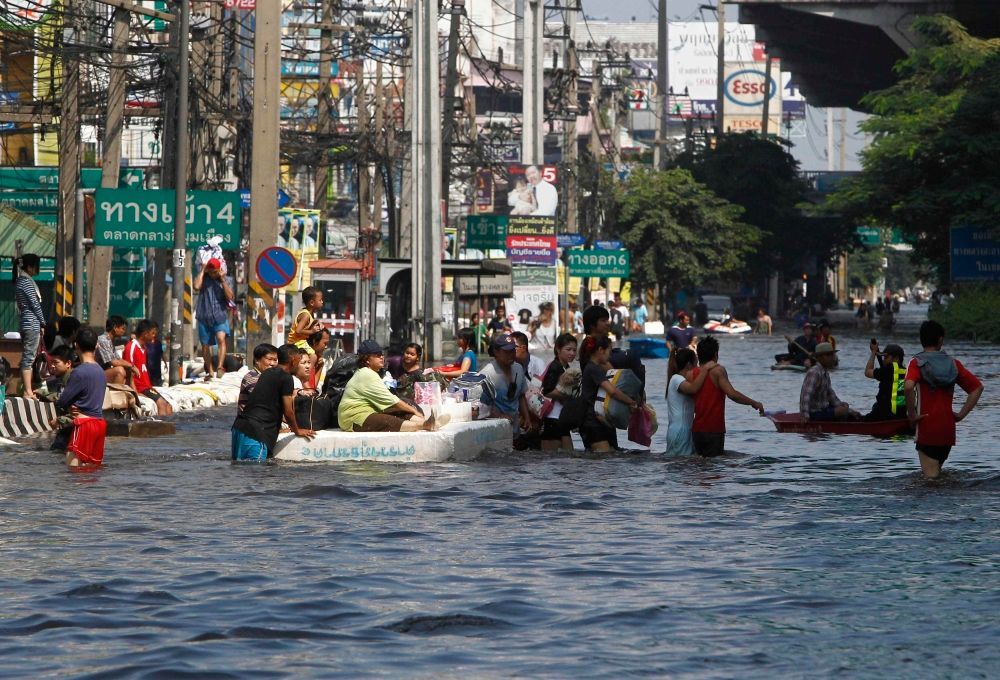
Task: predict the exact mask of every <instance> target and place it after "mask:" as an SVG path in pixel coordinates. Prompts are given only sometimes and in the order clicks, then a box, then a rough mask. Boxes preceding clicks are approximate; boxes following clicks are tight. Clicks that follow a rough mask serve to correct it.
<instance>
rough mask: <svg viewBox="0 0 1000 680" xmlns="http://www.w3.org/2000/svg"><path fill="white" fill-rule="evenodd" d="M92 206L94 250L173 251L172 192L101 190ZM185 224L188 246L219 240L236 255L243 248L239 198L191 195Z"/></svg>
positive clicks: (221, 193) (222, 193)
mask: <svg viewBox="0 0 1000 680" xmlns="http://www.w3.org/2000/svg"><path fill="white" fill-rule="evenodd" d="M94 204H95V208H96V211H97V218H96V222H95V227H94V245H98V246H125V245H127V246H128V247H130V248H131V247H136V246H142V247H147V248H172V247H173V245H174V191H173V189H98V190H97V191H96V192H95V194H94ZM186 221H187V240H186V242H187V245H188V246H189V247H197V246H198V245H200V244H202V243H205V242H206V241H207V240H208V239H210V238H211V237H213V236H221V237H222V244H221V246H222V248H224V249H226V250H236V249H237V248H238V247H239V245H240V193H239V192H238V191H189V192H187V219H186Z"/></svg>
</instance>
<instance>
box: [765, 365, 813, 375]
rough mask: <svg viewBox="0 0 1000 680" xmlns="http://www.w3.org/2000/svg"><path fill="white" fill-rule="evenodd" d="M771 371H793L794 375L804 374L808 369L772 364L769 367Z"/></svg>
mask: <svg viewBox="0 0 1000 680" xmlns="http://www.w3.org/2000/svg"><path fill="white" fill-rule="evenodd" d="M771 370H772V371H795V372H796V373H805V372H806V371H808V370H809V369H808V368H806V367H805V366H799V365H798V364H774V365H773V366H771Z"/></svg>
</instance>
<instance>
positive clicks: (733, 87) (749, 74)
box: [725, 68, 778, 107]
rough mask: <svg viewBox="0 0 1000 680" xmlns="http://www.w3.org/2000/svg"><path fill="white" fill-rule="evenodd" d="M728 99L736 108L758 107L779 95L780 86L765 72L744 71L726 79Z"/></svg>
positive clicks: (755, 70)
mask: <svg viewBox="0 0 1000 680" xmlns="http://www.w3.org/2000/svg"><path fill="white" fill-rule="evenodd" d="M725 85H726V99H727V100H728V101H729V102H731V103H733V104H735V105H736V106H747V107H757V106H760V105H761V104H763V103H764V100H766V99H771V98H772V97H774V95H775V94H777V91H778V86H777V83H775V82H774V79H772V78H768V77H767V75H766V74H765V73H764V71H758V70H757V69H749V68H748V69H742V70H740V71H736V72H735V73H733V74H731V75H730V76H729V77H728V78H726V83H725Z"/></svg>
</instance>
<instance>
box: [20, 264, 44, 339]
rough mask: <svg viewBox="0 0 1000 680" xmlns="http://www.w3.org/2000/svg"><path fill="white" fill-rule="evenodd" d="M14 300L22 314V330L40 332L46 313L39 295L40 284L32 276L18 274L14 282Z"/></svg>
mask: <svg viewBox="0 0 1000 680" xmlns="http://www.w3.org/2000/svg"><path fill="white" fill-rule="evenodd" d="M14 301H15V302H16V303H17V309H18V312H19V313H20V314H21V331H22V332H24V331H34V332H36V333H37V332H38V331H40V330H41V329H42V326H43V325H45V313H44V312H43V311H42V303H41V300H39V296H38V286H37V285H36V284H35V282H34V281H33V280H32V279H31V277H30V276H23V275H22V276H18V277H17V283H15V284H14Z"/></svg>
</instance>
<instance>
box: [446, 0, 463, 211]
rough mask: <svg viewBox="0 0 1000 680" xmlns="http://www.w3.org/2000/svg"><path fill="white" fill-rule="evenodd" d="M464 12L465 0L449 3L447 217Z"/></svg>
mask: <svg viewBox="0 0 1000 680" xmlns="http://www.w3.org/2000/svg"><path fill="white" fill-rule="evenodd" d="M464 11H465V0H452V1H451V26H450V29H449V31H448V66H447V69H446V70H445V77H444V120H443V121H442V122H441V128H442V129H443V131H444V140H443V141H442V144H441V199H442V200H443V201H444V206H445V208H444V214H445V217H447V216H448V204H449V203H450V202H451V201H450V199H451V148H452V147H451V145H452V142H453V141H454V139H455V136H456V132H457V130H456V124H455V108H456V106H457V105H458V103H459V98H458V97H456V96H455V88H456V87H458V29H459V28H460V23H461V21H462V14H463V13H464Z"/></svg>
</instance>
